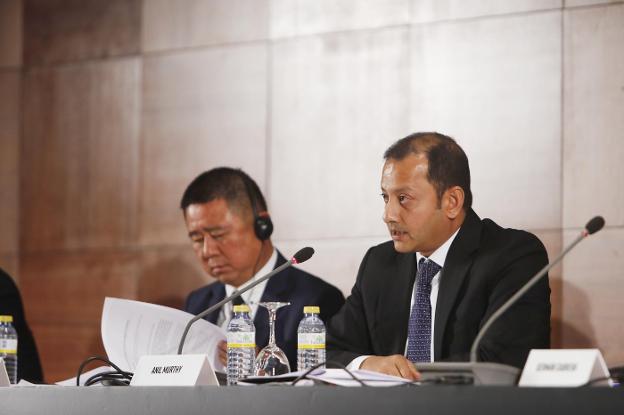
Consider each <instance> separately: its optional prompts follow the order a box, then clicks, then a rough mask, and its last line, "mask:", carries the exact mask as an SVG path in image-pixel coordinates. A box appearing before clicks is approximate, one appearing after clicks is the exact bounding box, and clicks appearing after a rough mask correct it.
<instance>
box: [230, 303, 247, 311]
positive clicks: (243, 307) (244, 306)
mask: <svg viewBox="0 0 624 415" xmlns="http://www.w3.org/2000/svg"><path fill="white" fill-rule="evenodd" d="M233 310H234V312H235V313H249V306H248V305H247V304H239V305H235V306H234V309H233Z"/></svg>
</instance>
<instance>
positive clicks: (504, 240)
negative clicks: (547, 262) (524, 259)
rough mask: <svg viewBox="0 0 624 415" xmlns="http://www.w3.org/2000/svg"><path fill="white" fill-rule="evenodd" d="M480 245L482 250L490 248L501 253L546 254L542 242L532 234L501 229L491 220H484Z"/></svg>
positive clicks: (512, 229)
mask: <svg viewBox="0 0 624 415" xmlns="http://www.w3.org/2000/svg"><path fill="white" fill-rule="evenodd" d="M481 223H482V225H483V229H482V236H481V245H482V248H486V247H487V248H491V249H494V250H501V251H516V250H532V251H535V250H538V251H543V252H546V248H545V247H544V244H543V243H542V241H541V240H540V239H539V238H538V237H537V236H536V235H535V234H533V233H531V232H528V231H525V230H521V229H514V228H503V227H502V226H500V225H498V224H497V223H496V222H494V221H493V220H492V219H488V218H485V219H483V220H482V221H481Z"/></svg>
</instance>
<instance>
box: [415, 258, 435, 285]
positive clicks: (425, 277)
mask: <svg viewBox="0 0 624 415" xmlns="http://www.w3.org/2000/svg"><path fill="white" fill-rule="evenodd" d="M440 268H441V267H440V266H439V265H438V264H436V263H435V262H433V261H431V260H430V259H428V258H420V261H418V272H417V275H418V279H419V280H420V281H421V283H422V284H425V285H429V284H431V280H433V277H434V276H435V275H436V274H437V273H438V272H439V271H440Z"/></svg>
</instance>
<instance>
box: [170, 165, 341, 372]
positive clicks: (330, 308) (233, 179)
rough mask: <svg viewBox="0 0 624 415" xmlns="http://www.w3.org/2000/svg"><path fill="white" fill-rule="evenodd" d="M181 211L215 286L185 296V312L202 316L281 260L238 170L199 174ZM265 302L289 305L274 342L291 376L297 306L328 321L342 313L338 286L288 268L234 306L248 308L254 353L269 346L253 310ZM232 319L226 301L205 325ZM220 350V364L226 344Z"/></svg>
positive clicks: (250, 184)
mask: <svg viewBox="0 0 624 415" xmlns="http://www.w3.org/2000/svg"><path fill="white" fill-rule="evenodd" d="M180 207H181V208H182V211H183V213H184V220H185V223H186V228H187V230H188V235H189V238H190V239H191V242H192V245H193V250H194V251H195V254H196V255H197V258H198V259H199V260H200V262H201V264H202V266H203V268H204V270H205V271H206V273H207V274H208V275H210V276H212V277H214V278H215V279H216V280H217V282H214V283H212V284H209V285H207V286H204V287H202V288H199V289H197V290H195V291H193V292H192V293H191V294H190V295H189V296H188V298H187V300H186V305H185V307H184V308H185V310H186V311H188V312H189V313H192V314H198V313H200V312H202V311H204V310H205V309H207V308H208V307H210V306H212V305H213V304H216V303H217V302H219V301H220V300H222V299H223V298H225V296H226V295H231V294H232V293H233V292H234V291H236V290H237V289H241V288H244V287H245V286H246V285H249V284H250V283H251V282H253V281H254V280H255V279H256V278H260V277H262V276H263V275H265V274H268V273H269V272H271V271H272V270H273V269H274V268H276V267H278V266H280V265H281V264H283V263H285V262H286V259H285V258H284V257H283V256H282V254H281V253H280V252H278V251H277V250H276V249H274V247H273V244H272V243H271V239H270V238H271V233H272V232H273V223H272V222H271V218H270V216H269V214H268V212H267V206H266V202H265V200H264V197H263V196H262V193H261V192H260V188H259V187H258V185H257V184H256V182H255V181H254V180H253V179H252V178H251V177H249V176H248V175H247V174H246V173H244V172H243V171H242V170H239V169H232V168H229V167H219V168H215V169H212V170H209V171H206V172H204V173H202V174H200V175H199V176H198V177H196V178H195V180H193V181H192V182H191V184H189V186H188V187H187V188H186V190H185V191H184V194H183V196H182V200H181V202H180ZM237 300H238V301H237ZM265 301H287V302H290V306H287V307H282V308H281V309H279V310H278V312H277V325H276V328H275V329H276V331H275V336H276V341H277V344H278V346H279V347H280V348H282V350H284V352H285V353H286V355H287V356H288V361H289V362H290V367H291V370H296V367H297V366H296V361H297V327H298V325H299V321H300V320H301V318H302V317H303V307H304V306H307V305H318V306H319V307H320V311H321V319H322V320H323V321H327V320H328V319H329V318H330V317H331V316H333V315H334V314H335V313H336V312H337V311H338V310H339V309H340V307H342V304H343V303H344V297H343V295H342V293H341V292H340V291H339V290H338V289H337V288H336V287H334V286H332V285H330V284H328V283H326V282H324V281H323V280H321V279H320V278H317V277H315V276H313V275H311V274H308V273H307V272H304V271H302V270H299V269H297V268H294V267H289V268H287V269H285V270H284V271H282V272H280V273H279V274H277V275H275V276H273V277H271V278H270V279H269V280H268V281H265V282H263V283H262V284H259V285H257V286H256V287H254V288H253V289H251V290H249V291H247V292H246V293H244V294H242V295H241V296H240V297H239V298H237V299H236V300H235V302H234V303H235V304H242V302H245V303H246V304H247V305H249V307H250V309H251V318H252V319H253V320H254V323H255V326H256V345H257V346H258V347H260V348H262V347H264V346H266V345H267V343H268V341H269V320H268V313H267V311H266V310H265V309H263V308H262V307H259V306H258V303H260V302H265ZM231 314H232V303H229V304H225V305H224V306H223V307H221V309H220V310H217V311H215V312H214V313H212V314H208V315H207V316H206V317H205V319H206V320H208V321H210V322H212V323H214V324H217V325H219V326H221V327H223V328H226V327H227V324H228V322H229V320H230V317H231ZM219 352H220V353H219V358H220V360H221V361H222V362H223V363H224V364H225V361H226V356H227V349H226V344H225V342H223V343H222V344H221V345H220V351H219Z"/></svg>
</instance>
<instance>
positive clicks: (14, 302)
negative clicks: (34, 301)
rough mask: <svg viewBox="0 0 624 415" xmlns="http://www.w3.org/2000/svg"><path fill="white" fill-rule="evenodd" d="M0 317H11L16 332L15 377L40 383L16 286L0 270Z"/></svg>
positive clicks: (39, 364) (31, 340) (40, 374)
mask: <svg viewBox="0 0 624 415" xmlns="http://www.w3.org/2000/svg"><path fill="white" fill-rule="evenodd" d="M0 315H10V316H13V326H14V327H15V330H16V331H17V377H18V378H19V379H25V380H27V381H29V382H34V383H42V382H43V373H42V370H41V363H40V362H39V354H38V353H37V346H36V345H35V339H34V338H33V335H32V333H31V332H30V329H29V328H28V324H26V319H25V317H24V309H23V307H22V299H21V297H20V294H19V291H18V289H17V286H16V285H15V283H14V282H13V279H12V278H11V277H10V276H9V275H8V274H7V273H6V272H4V271H3V270H2V269H0Z"/></svg>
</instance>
